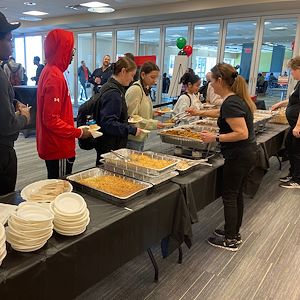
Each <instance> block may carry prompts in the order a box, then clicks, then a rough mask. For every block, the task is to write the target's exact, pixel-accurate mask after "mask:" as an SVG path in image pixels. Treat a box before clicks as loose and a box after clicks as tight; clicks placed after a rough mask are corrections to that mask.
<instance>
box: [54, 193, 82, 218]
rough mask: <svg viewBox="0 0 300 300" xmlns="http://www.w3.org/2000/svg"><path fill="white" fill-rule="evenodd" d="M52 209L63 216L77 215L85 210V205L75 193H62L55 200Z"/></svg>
mask: <svg viewBox="0 0 300 300" xmlns="http://www.w3.org/2000/svg"><path fill="white" fill-rule="evenodd" d="M53 207H54V208H55V209H56V210H57V211H58V212H59V213H61V214H63V215H77V214H79V213H81V212H82V211H83V210H85V209H86V203H85V201H84V199H83V197H82V196H80V195H78V194H76V193H63V194H61V195H59V196H57V197H56V198H55V200H54V203H53Z"/></svg>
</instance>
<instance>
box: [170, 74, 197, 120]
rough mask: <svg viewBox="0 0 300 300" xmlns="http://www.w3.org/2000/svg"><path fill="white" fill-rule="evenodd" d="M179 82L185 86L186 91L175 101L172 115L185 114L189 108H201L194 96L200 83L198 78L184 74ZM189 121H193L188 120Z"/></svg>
mask: <svg viewBox="0 0 300 300" xmlns="http://www.w3.org/2000/svg"><path fill="white" fill-rule="evenodd" d="M181 82H182V83H183V84H184V85H185V86H186V91H185V93H183V94H182V95H181V96H180V97H179V99H178V100H177V102H176V104H175V106H174V109H173V114H174V115H176V114H179V113H182V112H185V111H186V110H187V109H188V108H189V107H194V108H196V109H200V108H201V101H200V99H199V96H198V95H196V94H197V93H198V91H199V86H200V83H201V80H200V78H199V76H198V75H195V74H191V73H185V74H184V75H183V76H182V78H181ZM197 119H198V118H197ZM189 121H194V120H191V119H189Z"/></svg>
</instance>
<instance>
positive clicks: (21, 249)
mask: <svg viewBox="0 0 300 300" xmlns="http://www.w3.org/2000/svg"><path fill="white" fill-rule="evenodd" d="M46 243H47V241H46V242H43V243H41V244H39V245H36V246H27V247H26V246H18V245H15V244H10V245H11V247H12V248H13V249H14V250H16V251H19V252H33V251H36V250H39V249H41V248H43V247H44V245H46Z"/></svg>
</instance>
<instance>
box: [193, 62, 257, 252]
mask: <svg viewBox="0 0 300 300" xmlns="http://www.w3.org/2000/svg"><path fill="white" fill-rule="evenodd" d="M211 72H212V76H211V85H212V87H213V88H214V92H215V93H216V94H218V95H220V96H221V97H222V98H223V99H224V102H223V104H222V106H221V108H220V110H219V109H215V110H211V111H209V112H207V111H196V110H195V109H188V112H189V113H190V114H191V115H200V116H204V115H209V116H210V117H218V126H219V128H220V133H219V134H215V133H212V132H208V131H203V132H202V133H201V138H202V139H203V141H204V142H206V143H211V142H215V141H217V142H220V143H221V151H222V154H223V156H224V158H225V163H224V167H223V181H222V183H223V191H222V198H223V203H224V216H225V226H224V230H223V229H216V230H215V232H214V234H215V235H216V237H211V238H209V239H208V242H209V243H210V244H211V245H212V246H215V247H219V248H223V249H226V250H231V251H237V250H238V247H237V245H238V244H240V243H241V242H242V239H241V235H240V233H239V230H240V227H241V224H242V219H243V207H244V204H243V186H244V183H245V180H246V178H247V175H248V173H249V171H250V169H251V168H252V166H253V165H254V164H255V161H256V140H255V133H254V129H253V112H254V111H255V109H256V107H255V104H254V103H253V101H252V100H251V98H250V95H249V93H248V89H247V84H246V81H245V79H244V78H243V77H242V76H240V75H238V73H237V71H236V70H235V69H234V67H232V66H231V65H229V64H225V63H222V64H217V65H216V66H215V67H213V68H212V69H211Z"/></svg>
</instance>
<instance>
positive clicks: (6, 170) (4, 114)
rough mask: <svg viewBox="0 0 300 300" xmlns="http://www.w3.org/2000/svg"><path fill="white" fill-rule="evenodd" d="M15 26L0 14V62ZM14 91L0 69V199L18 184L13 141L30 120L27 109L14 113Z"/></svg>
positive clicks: (21, 106)
mask: <svg viewBox="0 0 300 300" xmlns="http://www.w3.org/2000/svg"><path fill="white" fill-rule="evenodd" d="M19 26H20V23H18V24H10V23H8V22H7V20H6V18H5V16H4V15H3V14H2V13H1V12H0V61H6V60H7V59H8V58H9V56H10V55H11V54H12V34H11V31H12V30H14V29H17V28H18V27H19ZM13 101H14V90H13V88H12V86H11V84H10V82H9V81H8V79H7V76H6V75H5V73H4V71H3V69H2V65H1V67H0V107H1V109H0V196H1V195H5V194H7V193H10V192H13V191H14V189H15V185H16V180H17V157H16V152H15V149H14V141H15V140H16V139H17V138H18V135H19V130H21V129H22V128H24V127H25V126H26V125H27V124H28V123H29V120H30V113H29V108H28V107H26V106H25V105H24V104H21V103H17V105H16V107H17V111H16V112H15V108H14V105H13Z"/></svg>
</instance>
